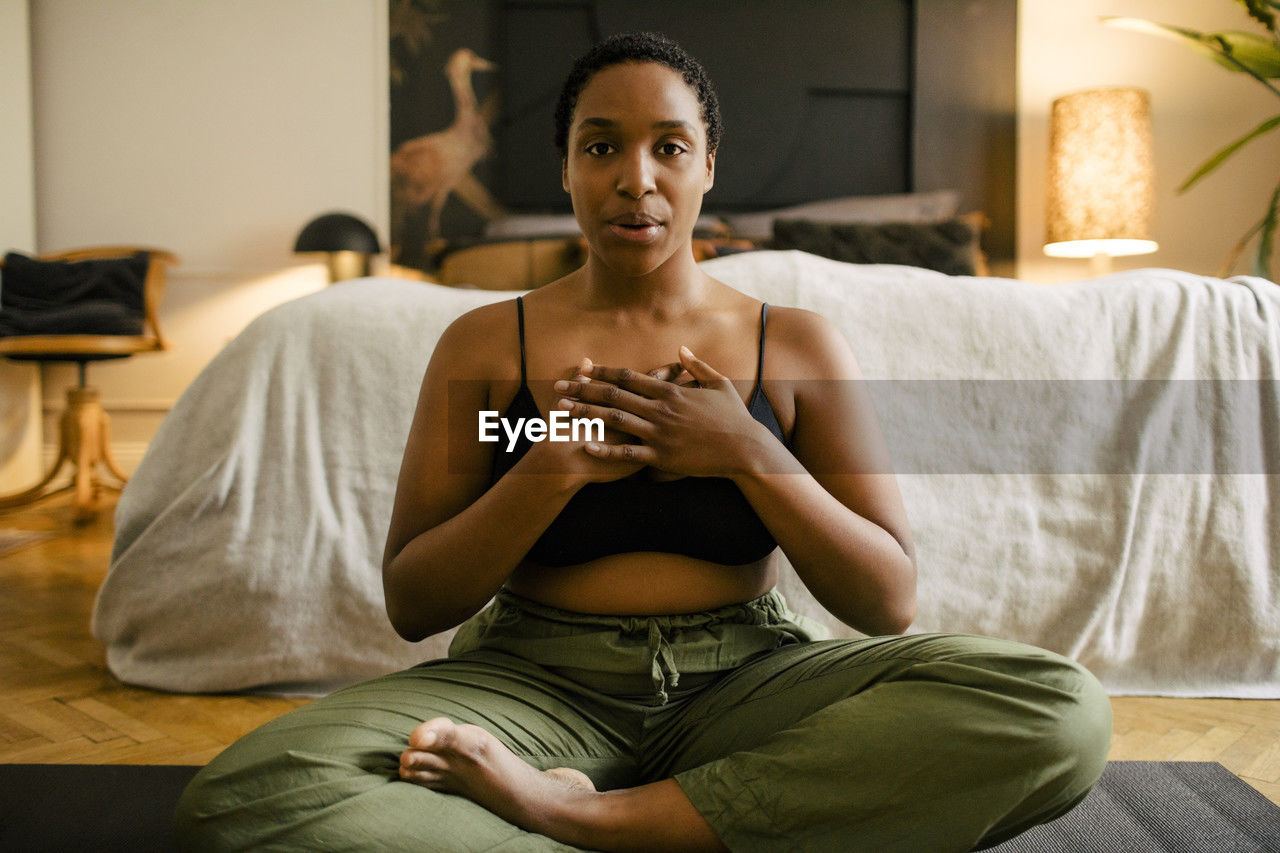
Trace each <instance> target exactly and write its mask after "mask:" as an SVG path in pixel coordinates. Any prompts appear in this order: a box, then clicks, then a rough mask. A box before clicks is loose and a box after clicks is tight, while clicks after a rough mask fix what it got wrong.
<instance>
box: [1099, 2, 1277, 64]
mask: <svg viewBox="0 0 1280 853" xmlns="http://www.w3.org/2000/svg"><path fill="white" fill-rule="evenodd" d="M1102 22H1103V23H1104V24H1108V25H1110V26H1113V27H1120V28H1121V29H1126V30H1133V31H1134V32H1139V33H1147V34H1149V35H1157V36H1162V37H1164V38H1169V39H1173V40H1175V41H1181V42H1183V43H1184V44H1186V45H1188V46H1189V47H1191V48H1192V49H1193V50H1195V51H1196V52H1198V53H1202V54H1204V55H1205V56H1207V57H1209V58H1210V59H1212V60H1213V61H1214V62H1216V63H1218V64H1219V65H1221V66H1222V67H1223V68H1226V69H1227V70H1228V71H1235V72H1239V73H1247V74H1251V75H1253V76H1256V77H1259V78H1271V77H1280V46H1277V45H1276V43H1275V41H1274V40H1272V39H1269V38H1266V37H1264V36H1260V35H1256V34H1254V33H1242V32H1235V31H1228V32H1221V33H1202V32H1199V31H1198V30H1189V29H1187V28H1185V27H1175V26H1173V25H1172V24H1157V23H1156V22H1154V21H1147V20H1144V19H1142V18H1122V17H1104V18H1102Z"/></svg>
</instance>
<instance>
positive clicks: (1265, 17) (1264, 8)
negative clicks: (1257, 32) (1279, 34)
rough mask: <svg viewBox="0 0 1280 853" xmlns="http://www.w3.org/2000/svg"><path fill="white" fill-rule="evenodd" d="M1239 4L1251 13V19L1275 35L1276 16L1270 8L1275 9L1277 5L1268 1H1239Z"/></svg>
mask: <svg viewBox="0 0 1280 853" xmlns="http://www.w3.org/2000/svg"><path fill="white" fill-rule="evenodd" d="M1238 2H1239V3H1240V5H1241V6H1243V7H1244V8H1245V11H1246V12H1248V13H1249V17H1250V18H1253V19H1254V20H1255V21H1257V22H1258V23H1259V24H1262V26H1264V27H1266V28H1267V29H1268V30H1270V31H1271V32H1273V33H1274V32H1275V31H1276V16H1275V13H1274V12H1272V11H1271V10H1270V9H1269V8H1268V7H1272V8H1274V7H1275V6H1276V5H1277V4H1275V3H1270V2H1267V0H1238Z"/></svg>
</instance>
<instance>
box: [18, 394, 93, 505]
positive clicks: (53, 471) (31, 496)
mask: <svg viewBox="0 0 1280 853" xmlns="http://www.w3.org/2000/svg"><path fill="white" fill-rule="evenodd" d="M70 413H71V408H70V404H68V407H67V411H64V412H63V413H62V419H61V421H60V422H59V428H58V458H57V459H55V460H54V463H53V465H52V466H51V467H50V468H49V473H47V474H45V475H44V479H42V480H41V481H40V482H39V483H36V484H35V485H34V486H32V487H31V488H29V489H25V490H23V491H21V492H16V493H14V494H12V495H3V496H0V510H4V509H11V508H13V507H18V506H26V505H27V504H31V503H35V502H36V501H38V500H42V499H43V498H46V497H48V496H49V495H54V494H57V493H59V492H63V491H66V488H65V487H64V488H59V489H53V490H47V488H46V487H47V486H48V485H49V484H50V483H52V482H53V480H54V478H55V477H57V476H58V472H59V471H61V470H62V465H63V463H65V462H70V463H72V464H75V459H74V458H73V456H72V453H71V445H72V443H73V441H74V435H73V434H72V433H73V429H72V427H73V424H72V423H71V422H69V421H68V415H70Z"/></svg>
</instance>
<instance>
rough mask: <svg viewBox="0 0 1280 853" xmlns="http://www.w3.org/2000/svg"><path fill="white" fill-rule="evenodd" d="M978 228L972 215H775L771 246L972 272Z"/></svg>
mask: <svg viewBox="0 0 1280 853" xmlns="http://www.w3.org/2000/svg"><path fill="white" fill-rule="evenodd" d="M979 236H980V229H979V227H978V225H977V224H975V222H974V221H972V220H971V219H964V218H960V219H947V220H944V221H942V222H924V223H921V222H882V223H844V224H832V223H825V222H813V221H811V220H807V219H775V220H774V222H773V239H772V240H770V241H769V243H768V244H767V246H768V248H771V249H799V250H801V251H803V252H809V253H810V254H814V255H821V256H822V257H824V258H831V259H832V260H837V261H847V262H849V263H854V264H903V265H906V266H913V267H924V268H925V269H931V270H937V271H938V272H943V273H947V274H948V275H976V274H977V270H978V258H979V250H978V238H979Z"/></svg>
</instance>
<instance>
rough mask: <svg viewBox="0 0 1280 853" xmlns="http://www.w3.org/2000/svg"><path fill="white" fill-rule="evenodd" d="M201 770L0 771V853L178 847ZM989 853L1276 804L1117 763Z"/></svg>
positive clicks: (1213, 780)
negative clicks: (181, 811) (178, 807)
mask: <svg viewBox="0 0 1280 853" xmlns="http://www.w3.org/2000/svg"><path fill="white" fill-rule="evenodd" d="M198 769H199V768H197V767H168V766H154V765H151V766H134V765H118V764H98V765H89V764H0V850H3V851H15V853H17V851H64V850H65V851H70V850H77V851H78V850H93V851H115V850H121V851H124V850H128V851H152V850H169V849H172V845H173V834H172V830H171V827H170V818H171V817H172V815H173V808H174V804H175V803H176V802H177V800H178V796H179V795H180V794H181V793H182V789H183V788H184V787H185V786H186V784H187V782H188V781H189V780H190V779H191V777H192V776H194V775H195V772H196V770H198ZM990 849H991V850H992V851H998V853H1108V851H1115V853H1237V852H1238V853H1244V851H1248V853H1262V852H1263V851H1280V807H1277V806H1275V805H1274V804H1272V803H1271V802H1269V801H1268V800H1267V799H1266V798H1265V797H1263V796H1262V795H1261V794H1259V793H1258V792H1257V791H1255V790H1254V789H1253V788H1250V787H1249V786H1248V785H1246V784H1245V783H1244V782H1241V781H1240V780H1239V779H1237V778H1236V777H1235V776H1233V775H1231V773H1230V772H1228V771H1227V769H1226V768H1224V767H1223V766H1222V765H1221V764H1217V763H1214V762H1187V761H1175V762H1163V761H1113V762H1111V763H1110V764H1108V765H1107V770H1106V772H1105V773H1103V775H1102V781H1101V782H1099V783H1098V786H1097V787H1096V788H1094V790H1093V791H1092V792H1091V793H1090V794H1089V796H1088V797H1087V798H1086V799H1085V801H1084V802H1083V803H1081V804H1080V805H1079V806H1077V807H1076V808H1075V809H1074V810H1072V811H1071V812H1070V813H1069V814H1067V815H1064V816H1063V817H1061V818H1059V819H1058V820H1055V821H1053V822H1052V823H1047V824H1044V825H1043V826H1038V827H1035V828H1034V829H1032V830H1030V831H1028V832H1025V833H1023V834H1022V835H1020V836H1018V837H1017V838H1015V839H1013V840H1011V841H1007V842H1005V843H1004V844H1001V845H999V846H998V847H992V848H990ZM921 853H928V851H921Z"/></svg>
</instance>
